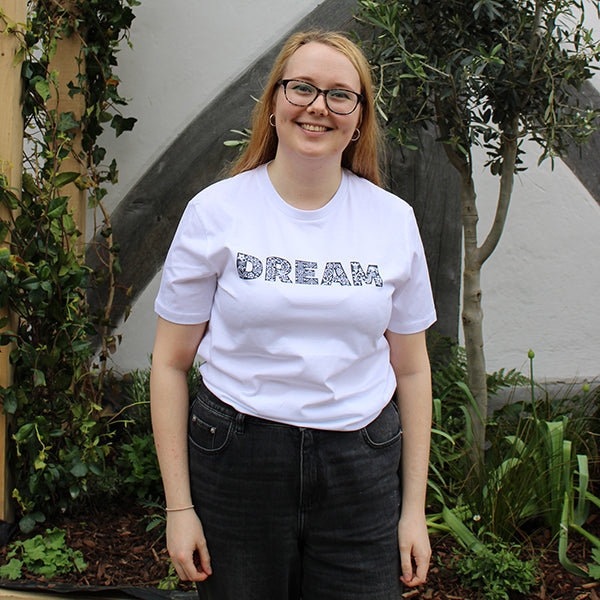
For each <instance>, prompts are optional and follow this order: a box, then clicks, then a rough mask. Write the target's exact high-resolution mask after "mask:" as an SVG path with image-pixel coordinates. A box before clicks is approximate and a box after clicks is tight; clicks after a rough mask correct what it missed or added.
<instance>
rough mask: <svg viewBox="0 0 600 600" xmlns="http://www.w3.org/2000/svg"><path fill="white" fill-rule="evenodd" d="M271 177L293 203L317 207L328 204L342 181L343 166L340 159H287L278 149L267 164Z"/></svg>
mask: <svg viewBox="0 0 600 600" xmlns="http://www.w3.org/2000/svg"><path fill="white" fill-rule="evenodd" d="M268 172H269V178H270V179H271V183H272V184H273V187H274V188H275V189H276V190H277V193H278V194H279V195H280V196H281V197H282V198H283V199H284V200H285V201H286V202H287V203H288V204H290V205H291V206H293V207H295V208H300V209H302V210H316V209H317V208H321V207H323V206H325V204H327V203H328V202H329V201H330V200H331V199H332V198H333V196H334V195H335V193H336V192H337V190H338V188H339V186H340V183H341V181H342V167H341V165H340V164H339V162H337V161H327V160H320V159H317V160H308V161H303V160H302V159H299V160H298V159H297V157H295V158H294V159H292V160H288V159H286V157H284V156H283V155H282V154H281V153H279V152H278V153H277V155H276V156H275V159H274V160H273V162H272V163H271V164H270V165H269V167H268Z"/></svg>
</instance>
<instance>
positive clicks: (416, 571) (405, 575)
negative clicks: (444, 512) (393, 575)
mask: <svg viewBox="0 0 600 600" xmlns="http://www.w3.org/2000/svg"><path fill="white" fill-rule="evenodd" d="M398 544H399V547H400V563H401V569H402V576H401V577H400V580H401V581H402V583H403V584H404V585H406V586H408V587H415V586H417V585H421V584H422V583H425V580H426V579H427V571H428V570H429V560H430V559H431V545H430V544H429V534H428V533H427V522H426V520H425V515H424V514H423V515H422V516H421V515H419V516H417V517H413V516H403V517H402V518H401V519H400V522H399V523H398Z"/></svg>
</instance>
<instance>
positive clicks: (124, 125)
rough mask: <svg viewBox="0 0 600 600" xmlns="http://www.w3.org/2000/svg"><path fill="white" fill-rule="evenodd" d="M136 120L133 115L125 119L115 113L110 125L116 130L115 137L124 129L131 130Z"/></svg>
mask: <svg viewBox="0 0 600 600" xmlns="http://www.w3.org/2000/svg"><path fill="white" fill-rule="evenodd" d="M136 121H137V119H135V118H133V117H130V118H128V119H125V118H124V117H122V116H121V115H115V116H114V117H113V120H112V121H111V124H110V126H111V127H112V128H113V129H115V131H116V132H117V137H119V136H120V135H121V134H122V133H123V132H124V131H131V130H132V129H133V126H134V125H135V123H136Z"/></svg>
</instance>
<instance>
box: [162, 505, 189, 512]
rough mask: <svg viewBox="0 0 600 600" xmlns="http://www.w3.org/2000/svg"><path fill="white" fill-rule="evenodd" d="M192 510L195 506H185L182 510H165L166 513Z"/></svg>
mask: <svg viewBox="0 0 600 600" xmlns="http://www.w3.org/2000/svg"><path fill="white" fill-rule="evenodd" d="M191 508H194V505H193V504H192V505H191V506H183V507H181V508H165V512H180V511H182V510H190V509H191Z"/></svg>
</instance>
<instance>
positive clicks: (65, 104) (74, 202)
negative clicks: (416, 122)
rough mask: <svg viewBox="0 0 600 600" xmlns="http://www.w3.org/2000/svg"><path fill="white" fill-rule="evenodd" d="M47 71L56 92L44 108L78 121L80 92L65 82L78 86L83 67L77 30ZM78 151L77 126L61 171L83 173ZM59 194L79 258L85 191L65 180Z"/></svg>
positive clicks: (82, 107) (59, 44)
mask: <svg viewBox="0 0 600 600" xmlns="http://www.w3.org/2000/svg"><path fill="white" fill-rule="evenodd" d="M60 4H61V5H63V6H64V7H65V8H67V9H69V8H72V6H71V5H72V3H71V2H70V1H69V0H62V1H61V2H60ZM49 70H50V71H56V72H57V73H58V76H57V82H58V86H57V90H56V92H54V91H53V94H52V97H51V99H50V100H49V102H48V107H49V108H51V109H52V108H54V109H56V113H57V115H60V114H61V113H68V112H72V113H73V116H74V117H75V119H76V120H77V121H79V120H80V119H81V117H82V115H83V113H84V111H85V97H84V95H83V94H75V95H74V96H70V95H69V88H68V84H69V82H72V83H73V85H74V86H77V87H79V79H78V75H79V74H80V73H82V72H83V71H84V70H85V61H84V59H83V55H82V52H81V39H80V37H79V35H78V34H77V32H74V33H73V34H72V35H71V36H70V37H68V38H62V39H59V40H58V42H57V44H56V54H55V55H54V57H53V58H52V60H51V62H50V65H49ZM81 150H82V148H81V129H78V130H77V131H75V139H74V141H73V148H72V151H71V154H70V155H69V156H68V157H67V158H65V159H64V160H63V161H62V163H61V166H60V171H61V172H63V173H65V172H79V173H81V174H82V175H83V174H85V173H86V172H87V166H86V164H85V160H84V159H83V160H81V159H78V156H79V154H80V153H81ZM60 195H61V196H69V208H70V209H71V210H72V211H73V219H74V221H75V224H76V225H77V229H79V231H81V234H82V235H81V237H80V238H79V241H80V244H79V254H80V255H81V256H82V260H83V251H84V250H83V247H84V244H85V217H86V209H87V205H86V192H85V190H81V189H79V188H78V187H77V186H76V185H75V184H74V183H69V184H68V185H66V186H65V187H64V188H62V189H61V190H60Z"/></svg>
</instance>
